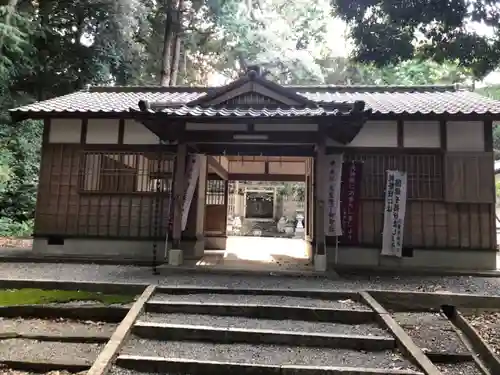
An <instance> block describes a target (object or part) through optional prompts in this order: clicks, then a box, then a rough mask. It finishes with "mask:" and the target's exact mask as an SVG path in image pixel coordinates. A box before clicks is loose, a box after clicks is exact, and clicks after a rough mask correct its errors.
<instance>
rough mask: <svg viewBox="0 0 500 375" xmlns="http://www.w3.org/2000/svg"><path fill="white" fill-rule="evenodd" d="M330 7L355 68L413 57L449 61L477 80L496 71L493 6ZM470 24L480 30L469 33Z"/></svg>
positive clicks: (424, 0) (498, 17) (384, 1)
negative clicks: (344, 27)
mask: <svg viewBox="0 0 500 375" xmlns="http://www.w3.org/2000/svg"><path fill="white" fill-rule="evenodd" d="M332 6H333V9H334V12H335V13H336V14H337V15H338V16H339V17H341V18H342V19H343V20H344V21H346V22H347V23H348V25H349V26H350V36H351V38H352V40H353V44H354V47H355V48H354V53H353V57H354V58H355V59H356V61H358V62H361V63H374V64H375V65H377V66H385V65H388V64H398V63H400V62H403V61H407V60H410V59H412V58H414V57H418V56H420V57H424V58H431V59H433V60H435V61H436V62H438V63H442V62H443V61H446V60H451V61H458V62H459V63H460V65H461V66H464V67H467V68H470V69H471V70H472V71H473V73H474V75H475V76H476V77H478V78H480V77H484V76H485V75H486V74H487V73H489V72H490V71H492V70H493V69H495V68H496V67H498V65H499V61H500V48H499V47H500V33H499V32H498V28H497V27H498V24H499V23H500V7H499V6H498V1H492V0H476V1H464V0H449V1H442V0H416V1H392V0H352V1H345V0H332ZM474 22H475V26H478V25H480V26H482V29H483V30H477V28H476V30H474V28H472V27H471V26H474V25H472V23H474ZM485 27H490V30H484V28H485Z"/></svg>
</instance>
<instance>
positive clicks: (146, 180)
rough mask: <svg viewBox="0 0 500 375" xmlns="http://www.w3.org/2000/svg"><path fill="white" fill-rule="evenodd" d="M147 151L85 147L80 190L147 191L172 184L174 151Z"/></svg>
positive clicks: (81, 166)
mask: <svg viewBox="0 0 500 375" xmlns="http://www.w3.org/2000/svg"><path fill="white" fill-rule="evenodd" d="M158 157H159V155H158V153H145V152H134V153H129V152H94V151H85V152H83V154H82V158H81V165H80V173H79V174H80V190H81V191H84V192H96V193H147V192H155V191H156V190H157V182H158V181H160V189H161V191H164V192H168V191H170V188H171V178H172V170H173V161H172V158H171V156H170V155H168V154H166V155H161V156H160V163H158Z"/></svg>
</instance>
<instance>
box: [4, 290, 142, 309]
mask: <svg viewBox="0 0 500 375" xmlns="http://www.w3.org/2000/svg"><path fill="white" fill-rule="evenodd" d="M134 298H135V296H131V295H117V294H102V293H96V292H84V291H79V290H42V289H28V288H27V289H9V290H0V306H14V305H41V304H46V303H65V302H71V301H98V302H100V303H103V304H105V305H111V304H124V303H130V302H133V301H134Z"/></svg>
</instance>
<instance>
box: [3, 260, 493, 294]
mask: <svg viewBox="0 0 500 375" xmlns="http://www.w3.org/2000/svg"><path fill="white" fill-rule="evenodd" d="M0 278H9V279H50V280H66V281H103V282H145V283H159V284H170V285H200V286H224V287H252V288H317V289H339V290H346V289H354V290H358V289H391V290H411V291H415V290H418V291H444V290H447V291H449V292H456V293H479V294H486V295H500V288H499V286H500V279H499V280H497V279H495V278H484V277H483V278H481V277H468V276H457V277H451V276H445V277H437V276H427V277H420V276H407V277H406V276H405V277H402V276H401V277H394V276H384V277H357V278H355V279H349V280H345V279H343V280H327V279H321V278H293V277H277V276H269V277H265V276H261V275H259V276H250V275H249V276H238V277H234V276H230V275H208V274H189V275H187V274H185V275H181V274H178V275H175V274H171V275H161V276H154V275H152V272H151V269H150V268H149V267H134V266H105V265H92V264H86V265H80V264H58V263H45V264H41V263H0Z"/></svg>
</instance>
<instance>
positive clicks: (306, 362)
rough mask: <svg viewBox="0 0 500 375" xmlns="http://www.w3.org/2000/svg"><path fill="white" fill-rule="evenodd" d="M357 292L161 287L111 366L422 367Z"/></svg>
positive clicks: (361, 370) (129, 370) (116, 369)
mask: <svg viewBox="0 0 500 375" xmlns="http://www.w3.org/2000/svg"><path fill="white" fill-rule="evenodd" d="M363 301H364V300H363V298H361V295H360V294H358V293H356V292H331V291H321V290H313V291H311V290H308V291H301V290H287V289H266V290H264V289H227V288H195V287H193V288H190V287H158V288H157V289H156V291H155V293H154V294H153V295H152V297H151V298H150V299H149V301H148V302H147V303H146V305H145V308H144V311H143V312H142V314H141V315H140V316H139V317H138V319H137V320H136V321H135V323H134V325H133V328H132V332H131V335H130V336H129V337H128V338H127V340H126V342H125V343H124V345H123V346H122V348H121V350H120V352H119V355H118V357H117V358H116V360H115V362H114V365H113V366H112V368H111V370H110V372H109V373H110V374H116V375H118V374H120V375H127V374H130V375H132V374H140V373H163V374H191V375H194V374H286V375H294V374H296V375H299V374H300V375H309V374H310V375H317V374H325V375H326V374H351V375H352V374H365V375H367V374H393V375H396V374H399V375H403V374H405V375H421V374H422V372H421V371H420V370H419V369H418V368H417V367H416V366H415V365H413V364H412V363H411V362H410V360H409V359H408V358H406V357H405V356H404V355H403V354H402V353H400V352H399V351H398V349H397V348H396V340H395V339H394V337H393V336H392V335H391V333H389V332H388V331H387V330H386V329H385V328H383V327H382V326H381V325H379V323H377V322H379V321H380V320H379V319H378V316H379V315H378V314H377V312H375V311H374V310H373V309H372V308H370V307H369V306H368V305H367V304H365V303H364V302H363Z"/></svg>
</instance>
